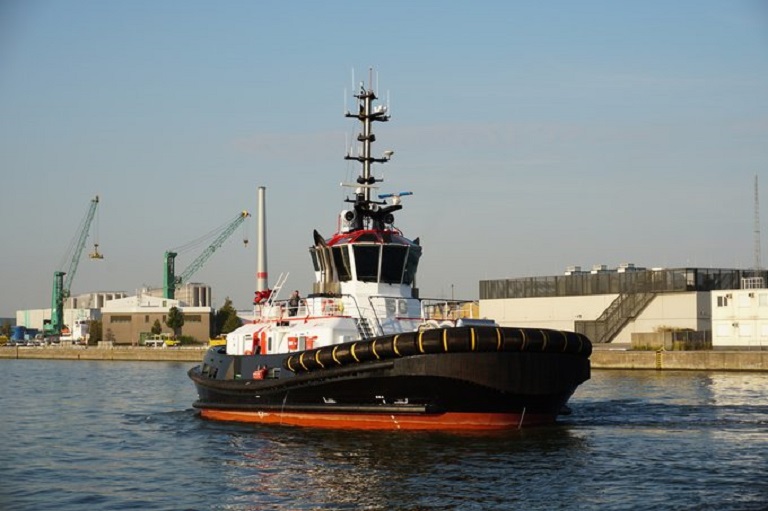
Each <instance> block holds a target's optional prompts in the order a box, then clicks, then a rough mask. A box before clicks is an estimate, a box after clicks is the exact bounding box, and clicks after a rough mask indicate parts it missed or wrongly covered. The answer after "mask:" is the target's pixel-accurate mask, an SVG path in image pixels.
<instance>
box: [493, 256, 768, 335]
mask: <svg viewBox="0 0 768 511" xmlns="http://www.w3.org/2000/svg"><path fill="white" fill-rule="evenodd" d="M753 276H754V271H752V270H735V269H717V268H675V269H666V268H654V269H645V268H637V267H635V266H634V265H631V264H625V265H621V266H619V267H618V268H615V269H609V268H607V267H606V266H605V265H597V266H595V267H593V268H592V270H591V271H582V270H581V268H579V267H571V268H568V270H567V271H566V272H565V274H564V275H557V276H548V277H525V278H514V279H500V280H484V281H481V282H480V312H481V315H482V316H483V317H489V318H494V319H496V320H497V321H498V322H499V323H500V324H501V325H504V326H521V327H541V328H554V329H563V330H575V331H577V332H581V333H584V334H586V335H587V336H588V337H589V338H590V339H592V341H593V342H594V343H608V342H611V343H617V344H629V343H630V342H631V339H632V334H633V333H654V332H660V331H665V330H690V331H695V332H703V333H704V334H705V335H710V334H711V335H712V345H713V347H718V346H749V345H752V344H754V343H755V341H754V340H750V339H752V337H755V336H754V335H753V336H752V337H750V336H748V335H747V334H746V332H747V331H750V330H749V327H747V326H746V323H743V324H744V325H745V327H744V330H743V331H739V335H737V336H734V335H733V331H732V330H729V332H728V333H729V336H728V337H727V338H726V336H725V335H717V334H718V333H722V334H725V329H724V328H725V327H723V326H722V325H723V324H725V322H728V321H730V323H728V326H729V328H731V329H733V328H735V327H734V326H733V324H734V323H737V322H739V325H741V324H742V323H741V322H740V320H739V319H737V317H736V314H737V313H739V312H741V313H744V314H747V313H749V314H752V316H751V317H752V318H753V319H752V320H751V321H753V322H752V330H751V332H753V334H755V333H756V332H758V331H759V333H760V335H763V334H765V340H768V289H765V290H763V293H759V292H757V293H756V292H755V290H751V291H748V290H744V293H745V296H749V294H750V293H752V294H753V295H754V308H753V309H750V310H749V312H748V311H747V307H746V306H744V307H741V308H739V307H738V306H737V305H733V306H732V307H730V308H727V309H726V308H725V307H722V306H720V307H719V306H717V303H718V302H717V297H718V296H721V295H722V296H725V295H728V294H731V295H733V296H737V295H738V296H741V293H742V291H741V290H740V288H741V286H742V281H743V279H745V278H748V277H753ZM761 277H765V276H764V275H763V276H761ZM734 290H737V291H734ZM760 294H764V295H765V297H764V298H763V299H764V300H765V302H766V305H765V306H763V309H762V310H761V309H760V305H759V303H760V302H759V300H760ZM740 300H745V299H741V298H740ZM729 303H734V301H731V302H729ZM760 313H762V317H763V319H758V317H759V316H760ZM718 329H719V330H718ZM755 335H756V334H755ZM755 338H757V339H760V337H755Z"/></svg>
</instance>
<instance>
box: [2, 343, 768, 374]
mask: <svg viewBox="0 0 768 511" xmlns="http://www.w3.org/2000/svg"><path fill="white" fill-rule="evenodd" d="M205 349H206V348H204V347H203V348H143V347H142V348H138V347H115V348H97V347H88V348H85V347H82V346H78V347H50V346H49V347H31V346H30V347H27V346H21V347H18V346H17V347H2V348H0V360H1V359H53V360H134V361H142V362H153V361H154V362H192V363H196V362H200V361H201V360H202V358H203V353H204V352H205ZM591 362H592V369H641V370H670V371H680V370H683V371H768V351H719V350H715V351H632V350H629V349H624V348H618V347H609V346H597V347H595V350H594V351H593V352H592V356H591Z"/></svg>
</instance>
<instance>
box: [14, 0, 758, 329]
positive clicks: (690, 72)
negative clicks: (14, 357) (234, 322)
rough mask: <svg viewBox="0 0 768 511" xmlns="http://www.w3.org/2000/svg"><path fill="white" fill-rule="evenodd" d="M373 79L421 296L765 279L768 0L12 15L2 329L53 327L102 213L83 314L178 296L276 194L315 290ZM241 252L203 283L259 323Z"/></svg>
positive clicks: (282, 226)
mask: <svg viewBox="0 0 768 511" xmlns="http://www.w3.org/2000/svg"><path fill="white" fill-rule="evenodd" d="M371 66H373V67H375V68H376V70H377V71H378V83H379V92H380V94H381V95H383V96H386V95H387V94H389V98H390V105H391V110H392V114H393V118H392V121H391V122H389V123H386V124H381V125H378V126H376V128H377V137H378V141H377V144H376V149H377V150H382V151H383V150H384V149H393V150H394V151H395V156H394V158H393V160H392V161H391V163H389V164H388V165H387V166H386V167H385V168H384V177H385V178H386V181H385V183H384V188H385V189H386V190H387V191H401V190H410V191H413V192H414V195H413V196H412V197H408V198H407V199H406V201H405V202H406V203H405V210H404V211H403V212H401V213H400V214H399V216H398V220H397V224H396V225H397V226H398V227H400V228H401V229H402V230H403V231H404V233H405V234H406V235H407V236H409V237H412V238H415V237H417V236H418V237H420V238H421V240H422V244H423V245H424V247H425V251H424V255H423V258H422V264H421V268H420V273H419V275H418V279H419V280H418V284H419V287H420V288H421V293H422V296H428V297H449V296H450V294H451V289H452V288H453V290H454V294H455V296H456V297H467V298H476V297H477V296H478V282H479V281H480V280H483V279H499V278H507V277H521V276H530V275H555V274H560V273H562V272H563V270H564V269H565V267H566V266H569V265H581V266H582V267H587V268H590V267H591V266H592V265H594V264H607V265H609V266H612V267H613V266H617V265H618V264H620V263H623V262H632V263H635V264H636V265H639V266H646V267H658V266H664V267H680V266H707V267H744V268H749V267H752V266H753V264H754V256H753V254H754V242H753V240H754V220H753V219H754V206H753V204H754V199H753V197H754V188H753V181H754V176H755V175H758V176H759V177H760V180H761V185H760V193H761V200H762V202H763V204H762V212H761V223H762V225H763V229H762V230H765V228H764V227H765V226H767V225H768V219H766V214H767V213H768V195H766V194H765V193H764V190H766V188H767V187H768V172H766V171H768V141H767V140H766V138H767V137H766V135H768V3H766V2H764V1H747V0H736V1H706V0H704V1H701V0H697V1H684V0H680V1H674V2H669V1H655V0H650V1H626V2H616V1H583V2H571V1H542V2H533V1H530V2H521V1H503V2H502V1H498V2H496V1H479V2H471V3H470V2H438V1H390V2H351V1H350V2H339V1H324V2H314V1H304V2H276V1H275V2H271V1H260V2H256V1H234V0H233V1H228V2H213V1H173V0H165V1H144V0H132V1H130V2H100V1H95V0H66V1H65V0H32V1H23V0H5V1H3V2H2V3H0V168H2V189H3V192H4V193H3V196H2V200H0V221H1V222H2V224H1V227H2V234H3V238H4V243H3V250H2V251H0V263H1V264H0V268H2V270H1V271H2V275H1V281H0V285H1V286H2V292H1V293H0V317H3V316H13V315H14V314H15V311H16V310H17V309H27V308H45V307H49V306H50V294H51V283H52V275H53V272H54V270H56V269H59V268H58V267H59V266H60V265H61V262H62V258H63V256H64V254H65V252H66V249H67V247H68V246H69V244H70V241H71V239H72V238H73V237H74V236H75V234H76V230H77V227H78V224H79V222H80V220H81V218H82V217H83V215H84V213H85V211H86V209H87V207H88V204H89V200H90V199H91V198H92V197H93V196H95V195H99V196H100V198H101V203H100V206H99V214H98V223H97V226H98V233H97V234H98V242H99V244H100V249H101V251H102V252H103V253H104V255H105V259H104V260H103V261H98V262H97V261H91V260H89V259H87V257H83V260H82V261H81V263H80V267H79V270H78V273H77V275H76V277H75V279H74V282H73V285H72V292H73V293H74V294H77V293H82V292H89V291H96V290H103V291H118V290H119V291H126V292H128V293H134V292H135V291H136V290H137V289H140V288H141V287H143V286H159V285H160V284H161V283H162V270H163V252H164V251H165V250H167V249H170V248H174V247H178V246H180V245H183V244H185V243H187V242H188V241H190V240H192V239H196V238H198V237H199V236H201V235H202V234H204V233H206V232H208V231H209V230H211V229H212V228H214V227H216V226H219V225H221V224H223V223H224V222H226V221H227V220H228V219H230V218H233V217H234V216H235V215H236V214H237V212H239V211H240V210H243V209H248V210H252V211H254V210H255V208H256V190H257V188H258V187H259V186H266V187H267V214H268V219H267V222H268V236H269V263H270V267H269V272H270V277H271V281H272V282H273V283H274V281H275V279H276V278H277V276H278V275H279V274H280V273H281V272H290V277H289V281H288V282H289V283H288V284H287V286H288V287H290V288H296V289H299V290H301V291H302V293H304V294H306V293H307V292H309V290H310V289H311V281H312V273H311V265H310V259H309V255H308V252H307V248H308V247H309V245H310V244H311V243H312V229H315V228H317V229H318V231H320V232H321V233H322V234H324V235H326V236H330V235H331V234H332V233H333V231H334V228H335V225H336V215H337V213H338V211H339V210H340V209H342V208H343V207H344V206H345V204H344V203H343V202H342V200H343V198H344V197H345V191H344V190H343V189H341V188H340V187H339V183H340V182H341V181H344V180H346V179H347V178H348V176H350V175H351V174H353V172H356V171H357V169H356V168H355V167H354V166H352V165H351V164H350V163H348V162H345V161H344V160H343V159H342V156H343V154H344V152H345V144H346V142H345V140H346V139H347V138H348V137H350V136H352V135H354V134H356V132H357V131H356V130H357V126H355V125H353V123H351V122H350V121H349V120H347V119H345V118H344V117H343V116H342V112H343V108H344V106H345V103H344V97H343V96H344V94H343V93H344V89H345V88H346V89H347V91H349V90H350V89H351V82H352V70H355V77H356V80H360V79H363V78H364V77H366V76H367V70H368V68H369V67H371ZM350 105H351V103H350ZM764 197H765V198H764ZM249 229H250V231H251V233H250V235H249V238H250V239H253V236H254V234H253V231H254V230H255V222H253V221H252V222H250V223H249ZM762 238H764V239H768V231H766V232H765V233H764V234H763V236H762ZM241 239H242V235H241V234H240V233H239V232H238V233H236V234H235V235H233V236H232V238H231V239H230V240H229V241H228V242H227V243H226V244H225V245H224V246H223V247H222V248H221V249H219V251H218V252H217V253H216V254H215V255H214V256H213V258H212V259H211V260H210V261H209V262H208V264H207V265H206V266H205V267H203V268H202V269H201V270H200V271H199V272H198V273H197V274H196V275H195V276H194V277H193V279H192V280H194V281H198V282H205V283H207V284H209V285H211V286H212V287H213V295H214V305H215V306H220V305H221V303H222V302H223V300H224V298H225V297H226V296H229V297H231V298H232V299H233V300H234V303H235V306H236V307H238V308H240V309H247V308H248V307H250V300H251V298H252V294H253V289H254V286H255V282H254V281H255V247H254V244H253V243H250V244H249V245H248V246H247V248H246V247H244V246H243V243H242V241H241ZM93 241H94V239H93V237H92V238H91V239H90V240H89V246H88V247H87V250H89V249H90V244H91V243H92V242H93ZM200 250H202V249H200ZM763 252H766V250H763ZM196 255H197V254H196V253H194V252H193V253H190V254H188V255H184V254H182V255H180V256H179V258H178V259H177V270H178V271H181V270H183V268H185V266H186V265H187V264H188V263H189V262H191V261H192V259H193V258H194V257H195V256H196Z"/></svg>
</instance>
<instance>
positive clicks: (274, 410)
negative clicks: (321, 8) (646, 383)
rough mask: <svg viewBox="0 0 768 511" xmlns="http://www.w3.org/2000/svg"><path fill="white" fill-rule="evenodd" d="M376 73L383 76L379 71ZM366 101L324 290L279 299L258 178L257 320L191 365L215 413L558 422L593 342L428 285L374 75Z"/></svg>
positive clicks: (489, 426) (327, 251) (449, 427)
mask: <svg viewBox="0 0 768 511" xmlns="http://www.w3.org/2000/svg"><path fill="white" fill-rule="evenodd" d="M372 81H373V80H371V82H372ZM354 97H355V98H356V107H357V108H356V111H353V112H347V113H346V117H349V118H354V119H357V120H358V121H359V123H360V125H361V132H360V134H359V135H358V137H357V141H358V142H359V146H358V151H357V152H355V153H354V154H353V153H352V152H348V153H347V155H346V156H345V159H347V160H355V161H357V162H359V163H360V165H361V168H362V170H361V172H360V175H359V176H358V178H357V180H356V182H355V183H352V184H349V185H345V186H350V187H351V188H352V190H353V192H352V193H351V197H349V196H348V197H347V198H346V200H345V202H346V203H348V204H349V206H348V207H347V208H346V209H343V210H342V211H341V213H340V214H339V217H338V222H337V226H338V227H337V232H336V233H334V234H333V235H332V236H331V237H330V238H326V237H324V236H322V235H321V234H320V233H318V232H317V231H314V233H313V240H312V242H313V243H312V246H311V247H310V248H309V252H310V255H311V258H312V262H313V264H314V270H315V282H314V283H313V290H312V293H310V294H309V295H308V296H307V297H306V298H305V299H301V300H300V299H299V297H298V296H297V294H296V293H295V292H294V295H293V296H291V298H290V299H287V300H286V299H279V293H280V291H281V289H282V288H283V287H284V285H285V282H286V279H287V277H286V276H284V275H281V276H280V277H279V278H278V280H277V282H276V283H275V287H274V288H273V289H270V288H269V286H268V278H267V271H266V239H265V234H264V233H265V227H264V223H265V210H266V208H265V196H264V194H265V190H264V188H263V187H261V188H259V190H258V193H259V195H258V198H259V206H258V211H259V214H258V218H259V222H258V223H259V228H258V230H259V235H258V237H259V240H258V254H257V286H256V287H257V291H256V295H255V298H254V320H253V321H252V322H249V323H247V324H245V325H243V326H242V327H240V328H239V329H237V330H235V331H233V332H231V333H230V334H228V335H227V340H226V345H225V346H214V347H211V348H210V349H209V350H208V351H207V352H206V353H205V355H204V357H203V361H202V363H201V364H200V365H198V366H196V367H193V368H192V369H190V371H189V372H188V375H189V377H190V378H191V379H192V381H193V382H194V384H195V386H196V388H197V392H198V400H197V401H195V403H194V405H193V406H194V407H195V408H197V409H198V410H199V413H200V416H201V417H203V418H205V419H210V420H219V421H236V422H247V423H261V424H281V425H291V426H307V427H319V428H342V429H344V428H345V429H370V430H387V429H389V430H393V429H396V430H397V429H403V430H446V431H454V430H498V429H512V428H520V427H524V426H525V427H527V426H536V425H544V424H551V423H553V422H555V421H556V418H557V416H558V415H559V414H560V413H564V411H566V410H567V406H566V403H567V401H568V399H569V398H570V396H571V395H572V394H573V392H574V391H575V390H576V388H577V387H578V386H579V385H580V384H581V383H583V382H584V381H586V380H588V379H589V377H590V363H589V356H590V354H591V352H592V344H591V343H590V341H589V339H587V338H586V337H585V336H583V335H581V334H578V333H574V332H566V331H558V330H549V329H540V328H514V327H506V326H500V325H498V324H497V323H496V322H495V321H493V320H488V319H476V318H473V317H472V316H473V315H474V314H471V312H472V311H471V307H470V305H471V304H470V303H469V302H461V301H454V300H430V299H422V298H420V297H419V291H418V288H417V287H416V272H417V268H418V264H419V261H420V258H421V255H422V247H421V244H420V242H419V239H418V238H416V239H413V240H411V239H409V238H407V237H405V236H404V235H403V233H402V232H401V231H400V230H399V229H398V228H397V227H395V215H394V213H395V212H397V211H399V210H401V209H402V207H403V205H402V198H403V197H404V196H408V195H411V194H410V192H401V193H388V194H380V195H377V196H376V197H374V190H376V189H377V188H378V186H379V185H377V183H380V182H382V181H383V180H382V179H380V178H378V177H375V176H374V173H373V165H374V164H385V163H387V162H388V161H389V160H390V158H391V157H392V155H393V152H392V151H384V152H383V154H382V156H380V157H376V156H374V155H373V151H372V146H373V142H374V141H375V140H376V137H375V135H374V133H373V129H372V127H373V124H374V123H375V122H386V121H389V119H390V117H389V114H388V107H387V106H386V105H376V101H377V100H378V98H377V96H376V93H375V91H374V90H373V88H372V85H370V84H369V86H368V87H366V86H365V85H364V84H362V83H361V84H360V88H359V90H358V92H357V93H356V94H355V95H354Z"/></svg>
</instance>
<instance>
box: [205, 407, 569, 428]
mask: <svg viewBox="0 0 768 511" xmlns="http://www.w3.org/2000/svg"><path fill="white" fill-rule="evenodd" d="M200 416H201V417H203V418H204V419H210V420H218V421H229V422H248V423H257V424H281V425H286V426H307V427H315V428H328V429H364V430H384V429H390V430H397V429H404V430H498V429H515V428H518V427H521V426H537V425H543V424H552V423H553V422H554V421H555V416H554V415H550V414H532V413H529V414H518V413H443V414H436V415H397V414H354V415H351V414H334V413H302V412H283V413H281V412H273V411H264V412H247V411H232V410H214V409H206V408H204V409H202V410H200ZM521 419H522V421H523V424H522V425H521V424H520V422H521Z"/></svg>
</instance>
